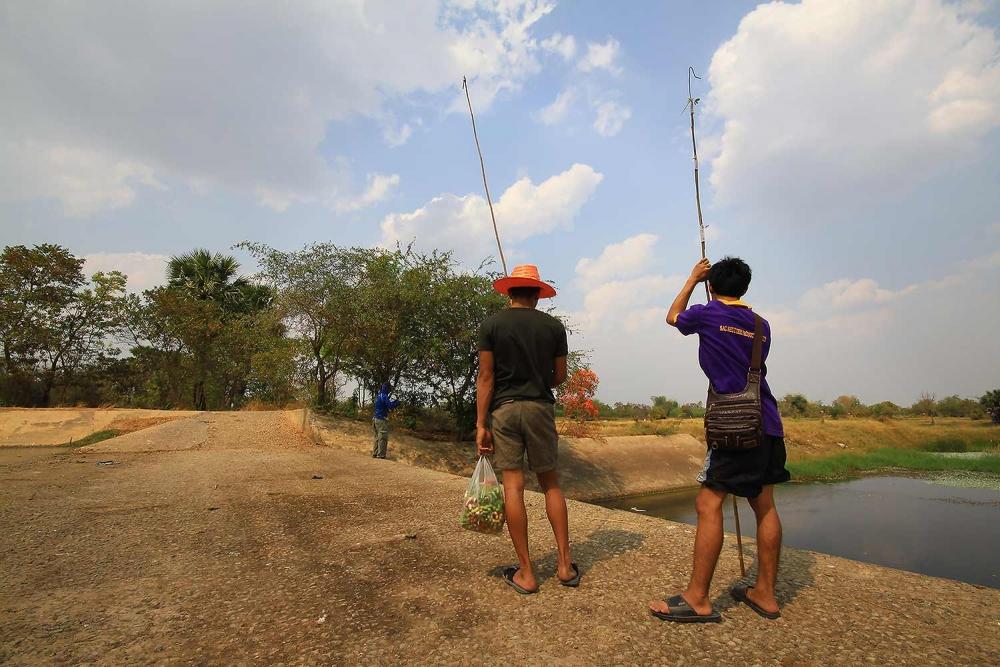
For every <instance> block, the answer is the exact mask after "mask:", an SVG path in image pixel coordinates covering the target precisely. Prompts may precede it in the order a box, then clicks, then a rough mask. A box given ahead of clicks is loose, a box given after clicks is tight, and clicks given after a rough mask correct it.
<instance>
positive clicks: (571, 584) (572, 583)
mask: <svg viewBox="0 0 1000 667" xmlns="http://www.w3.org/2000/svg"><path fill="white" fill-rule="evenodd" d="M570 567H572V568H573V572H575V573H576V576H575V577H573V578H572V579H567V580H566V581H563V580H562V579H559V577H558V575H557V576H556V578H557V579H559V583H560V584H562V585H563V586H566V587H568V588H576V587H577V586H579V585H580V577H582V576H583V575H582V574H580V568H578V567H577V566H576V563H570Z"/></svg>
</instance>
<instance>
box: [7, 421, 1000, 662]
mask: <svg viewBox="0 0 1000 667" xmlns="http://www.w3.org/2000/svg"><path fill="white" fill-rule="evenodd" d="M142 433H145V436H143V437H144V438H145V440H143V439H141V438H140V437H139V436H140V434H142ZM91 450H92V451H80V450H71V449H65V448H62V449H54V448H50V449H44V450H39V449H31V450H23V449H5V450H0V525H2V526H3V527H4V529H3V530H2V531H0V562H2V563H3V567H2V570H0V663H5V664H10V665H37V664H94V665H120V664H163V665H171V664H268V665H293V664H295V665H298V664H337V665H341V664H342V665H356V664H454V665H464V664H470V663H479V662H491V663H497V662H506V663H509V664H600V665H604V664H608V665H610V664H615V665H631V664H651V663H661V664H677V665H681V664H706V665H708V664H712V665H715V664H723V663H725V664H746V665H755V664H759V665H765V664H781V665H828V664H859V663H872V664H885V663H893V664H898V665H909V664H913V665H916V664H920V665H927V664H939V665H959V664H964V665H986V664H998V663H1000V633H998V632H997V627H998V624H1000V591H998V590H994V589H987V588H979V587H975V586H971V585H968V584H962V583H958V582H952V581H946V580H941V579H933V578H929V577H924V576H920V575H917V574H911V573H907V572H901V571H895V570H889V569H885V568H880V567H877V566H873V565H866V564H861V563H856V562H852V561H847V560H843V559H838V558H833V557H828V556H823V555H819V554H813V553H810V552H804V551H797V550H791V549H788V550H786V552H785V554H784V559H783V562H782V569H781V576H780V589H779V598H780V600H781V602H782V603H783V614H784V615H783V618H782V619H780V620H778V621H775V622H769V621H765V620H764V619H761V618H759V617H757V616H756V615H754V614H753V612H751V611H750V610H749V609H747V608H746V607H744V606H738V605H735V604H734V603H733V600H732V599H731V598H730V597H729V595H728V594H726V592H725V591H726V590H727V587H728V586H729V585H730V584H732V583H733V582H735V581H736V580H737V578H738V566H737V560H736V552H735V549H734V547H733V546H732V540H727V546H726V548H725V549H724V551H723V555H722V559H721V562H720V566H719V571H718V573H717V576H716V583H715V587H714V590H715V591H716V593H717V597H716V600H715V605H716V606H717V608H719V609H720V610H722V612H723V615H724V617H725V622H724V623H722V624H719V625H713V626H708V627H704V626H702V627H698V626H675V625H670V624H665V623H662V622H660V621H657V620H655V619H653V618H652V617H650V616H649V615H648V613H647V612H646V610H645V603H646V602H647V601H648V600H650V599H652V598H654V597H657V596H664V595H670V594H673V593H675V592H677V591H679V590H680V588H681V587H682V585H683V583H684V581H685V577H686V575H687V572H688V567H689V560H690V550H691V544H692V539H693V530H692V529H691V528H690V527H687V526H682V525H679V524H674V523H670V522H666V521H662V520H658V519H652V518H647V517H642V516H638V515H635V514H628V513H623V512H617V511H614V510H608V509H604V508H601V507H596V506H591V505H585V504H582V503H577V502H571V504H570V521H571V529H572V534H573V542H574V548H575V554H574V559H575V560H576V561H577V562H578V563H579V565H580V568H581V570H582V572H583V575H584V578H583V583H582V585H581V587H580V588H579V589H575V590H573V589H567V588H563V587H561V586H559V585H558V584H557V582H556V581H555V579H554V550H553V546H552V538H551V534H550V533H549V530H548V526H547V523H546V522H545V519H544V507H543V502H542V498H541V497H540V496H538V495H536V494H530V495H529V498H528V504H529V513H530V516H531V525H530V531H531V546H532V549H533V553H534V555H535V557H536V559H537V563H538V567H539V571H540V576H541V579H542V580H543V583H542V589H541V593H540V594H538V595H533V596H528V597H522V596H518V595H517V594H516V593H514V592H513V591H512V590H510V589H509V588H507V587H506V586H505V585H504V584H503V583H502V581H501V580H500V578H499V576H498V575H499V572H500V568H501V567H502V566H504V565H507V564H509V563H510V562H511V561H512V558H513V554H512V550H511V548H510V545H509V543H508V541H507V540H506V539H505V538H504V537H489V536H483V535H478V534H473V533H468V532H465V531H463V530H461V529H460V528H459V527H458V522H457V514H458V511H459V507H460V498H461V494H462V491H463V490H464V487H465V483H466V482H465V480H464V479H462V478H461V477H456V476H453V475H449V474H446V473H442V472H437V471H432V470H427V469H422V468H418V467H412V466H409V465H406V464H403V463H400V462H393V461H376V460H372V459H371V458H368V457H367V456H364V455H359V454H355V453H353V452H350V451H347V450H345V449H341V448H330V447H320V446H316V445H314V444H313V443H312V442H310V441H309V440H308V439H306V438H304V437H302V436H301V435H300V434H299V433H297V432H296V429H295V428H294V426H293V425H292V421H291V420H289V419H287V418H286V416H284V415H280V414H274V413H240V414H236V415H218V414H212V413H205V414H202V415H198V416H195V417H190V418H187V419H185V420H184V421H183V422H173V423H171V424H166V425H161V426H157V427H154V429H150V430H147V431H145V432H139V433H135V434H132V435H131V436H125V437H123V438H120V439H115V440H109V441H106V442H103V443H100V444H98V445H95V446H93V447H92V448H91ZM109 461H110V462H111V463H110V464H105V465H99V463H102V462H109ZM747 547H748V549H747V555H748V564H752V560H753V559H752V552H753V548H752V544H748V545H747Z"/></svg>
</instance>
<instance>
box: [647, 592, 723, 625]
mask: <svg viewBox="0 0 1000 667" xmlns="http://www.w3.org/2000/svg"><path fill="white" fill-rule="evenodd" d="M664 602H666V603H667V609H669V610H670V613H668V614H664V613H663V612H662V611H653V610H652V609H650V610H649V612H650V613H651V614H652V615H653V616H655V617H657V618H658V619H660V620H661V621H673V622H674V623H721V622H722V615H721V614H720V613H719V612H717V611H715V610H714V609H713V610H712V611H711V613H709V614H699V613H698V612H696V611H695V610H694V609H692V608H691V605H689V604H688V603H687V600H685V599H684V596H683V595H675V596H674V597H672V598H670V599H669V600H664Z"/></svg>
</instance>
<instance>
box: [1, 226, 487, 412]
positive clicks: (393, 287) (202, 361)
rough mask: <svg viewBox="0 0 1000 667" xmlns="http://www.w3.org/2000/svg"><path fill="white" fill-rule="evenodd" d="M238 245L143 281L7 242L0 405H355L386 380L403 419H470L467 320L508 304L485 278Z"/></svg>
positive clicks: (441, 265) (184, 259)
mask: <svg viewBox="0 0 1000 667" xmlns="http://www.w3.org/2000/svg"><path fill="white" fill-rule="evenodd" d="M242 248H243V249H244V250H246V251H247V252H249V253H250V254H251V255H252V256H253V257H254V258H255V259H256V260H257V262H258V263H259V265H260V268H261V271H260V273H259V274H257V275H254V276H245V275H241V274H240V266H239V264H238V263H237V261H236V260H235V259H234V258H232V257H228V256H224V255H220V254H213V253H210V252H208V251H205V250H195V251H192V252H190V253H186V254H183V255H179V256H176V257H173V258H172V259H171V260H170V261H169V263H168V265H167V266H166V267H165V273H164V282H163V284H162V285H159V286H157V287H154V288H152V289H148V290H146V291H144V292H142V293H141V294H132V293H129V292H128V291H127V290H126V286H127V277H126V276H125V275H124V274H122V273H119V272H117V271H111V272H103V273H96V274H94V275H92V276H86V275H84V260H83V259H81V258H78V257H75V256H74V255H73V254H72V253H70V252H69V251H68V250H67V249H65V248H63V247H61V246H58V245H50V244H42V245H36V246H34V247H26V246H8V247H6V248H4V250H3V253H2V254H0V349H2V353H3V356H2V359H0V405H7V406H53V405H87V406H96V405H117V406H123V407H142V408H161V409H171V408H194V409H199V410H229V409H239V408H242V407H245V406H247V405H248V404H250V403H255V402H256V403H261V404H266V405H282V404H286V403H288V402H291V401H300V402H309V403H311V404H313V405H316V406H318V407H320V408H324V409H331V410H341V411H345V412H347V413H354V412H356V411H357V409H358V404H359V402H361V401H363V400H364V397H365V395H371V394H372V392H373V391H374V390H375V389H376V388H377V387H378V386H379V385H380V384H381V383H382V382H389V383H391V384H392V385H393V387H394V389H395V390H396V393H397V395H399V396H400V397H401V398H403V400H404V404H405V406H406V411H405V413H404V415H405V418H406V419H408V420H410V421H411V422H413V421H415V420H417V419H418V418H425V417H426V418H433V419H435V420H436V421H437V422H438V423H441V422H447V421H450V422H451V423H452V424H453V425H454V426H458V427H461V428H467V427H468V426H470V425H471V424H472V423H473V422H474V404H473V401H474V393H475V377H476V372H477V359H478V353H477V340H476V334H477V330H478V325H479V323H480V322H481V321H482V320H483V319H485V318H486V317H487V316H488V315H489V314H491V313H493V312H495V311H496V310H498V309H501V308H503V307H504V305H505V303H506V301H505V299H504V298H503V297H501V296H500V295H498V294H496V293H495V292H494V291H493V289H492V285H491V276H488V275H485V274H483V273H481V272H465V271H461V270H459V269H458V268H457V266H456V264H455V262H453V261H452V259H451V256H450V255H449V254H446V253H445V254H442V253H431V254H420V253H417V252H413V251H411V250H408V249H397V250H386V249H382V248H341V247H338V246H335V245H332V244H316V245H310V246H307V247H305V248H303V249H302V250H300V251H295V252H283V251H279V250H275V249H273V248H270V247H268V246H266V245H262V244H253V243H247V244H243V245H242ZM345 392H346V395H345Z"/></svg>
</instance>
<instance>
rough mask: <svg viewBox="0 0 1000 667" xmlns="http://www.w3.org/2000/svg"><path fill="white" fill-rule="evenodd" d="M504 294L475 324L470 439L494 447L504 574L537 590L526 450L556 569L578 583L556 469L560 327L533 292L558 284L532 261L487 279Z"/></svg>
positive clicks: (541, 294) (565, 580)
mask: <svg viewBox="0 0 1000 667" xmlns="http://www.w3.org/2000/svg"><path fill="white" fill-rule="evenodd" d="M493 287H494V289H496V290H497V291H498V292H500V293H501V294H506V295H507V296H509V297H510V308H507V309H505V310H502V311H500V312H499V313H496V314H495V315H493V316H491V317H489V318H487V320H486V321H485V322H483V323H482V325H481V327H480V330H479V378H478V380H477V381H476V407H477V419H476V446H477V448H478V450H479V453H480V454H481V455H485V454H490V453H495V457H494V460H495V462H496V467H497V468H499V469H500V470H501V472H502V475H503V488H504V510H505V514H506V516H507V530H508V531H509V532H510V539H511V542H513V543H514V551H516V552H517V559H518V565H517V566H516V567H509V568H507V569H505V570H504V573H503V576H504V581H506V582H507V583H508V584H509V585H510V586H511V587H512V588H514V590H516V591H517V592H519V593H524V594H528V593H535V592H537V591H538V581H537V579H535V573H534V569H533V568H532V565H531V558H530V556H529V554H528V518H527V512H526V511H525V508H524V470H523V469H522V466H523V463H524V456H525V454H527V457H528V468H529V469H530V470H531V471H532V472H533V473H535V474H536V475H537V476H538V484H539V485H540V486H541V487H542V491H544V492H545V511H546V514H547V515H548V517H549V523H551V524H552V532H553V533H555V537H556V546H557V548H558V550H559V558H558V566H557V576H558V577H559V581H560V582H561V583H562V584H563V585H564V586H571V587H575V586H578V585H579V583H580V570H579V569H578V568H577V566H576V563H573V562H572V559H571V558H570V551H569V520H568V517H567V513H566V498H565V497H564V496H563V492H562V489H561V488H559V477H558V474H557V473H556V459H557V455H558V444H559V434H558V433H556V422H555V414H554V404H555V397H554V396H553V395H552V388H553V387H557V386H559V385H560V384H562V383H563V381H564V380H565V379H566V355H567V352H568V350H567V345H566V328H565V327H564V326H563V325H562V323H561V322H560V321H559V320H557V319H556V318H554V317H552V316H551V315H548V314H546V313H543V312H541V311H539V310H536V306H537V305H538V300H539V299H540V298H541V299H548V298H551V297H553V296H555V295H556V291H555V290H554V289H553V288H552V287H551V286H550V285H548V284H546V283H544V282H542V281H541V280H539V278H538V269H537V268H535V267H534V266H531V265H530V264H528V265H523V266H518V267H515V269H514V271H513V273H512V274H511V275H510V276H509V277H506V278H500V279H499V280H497V281H495V282H494V283H493Z"/></svg>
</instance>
